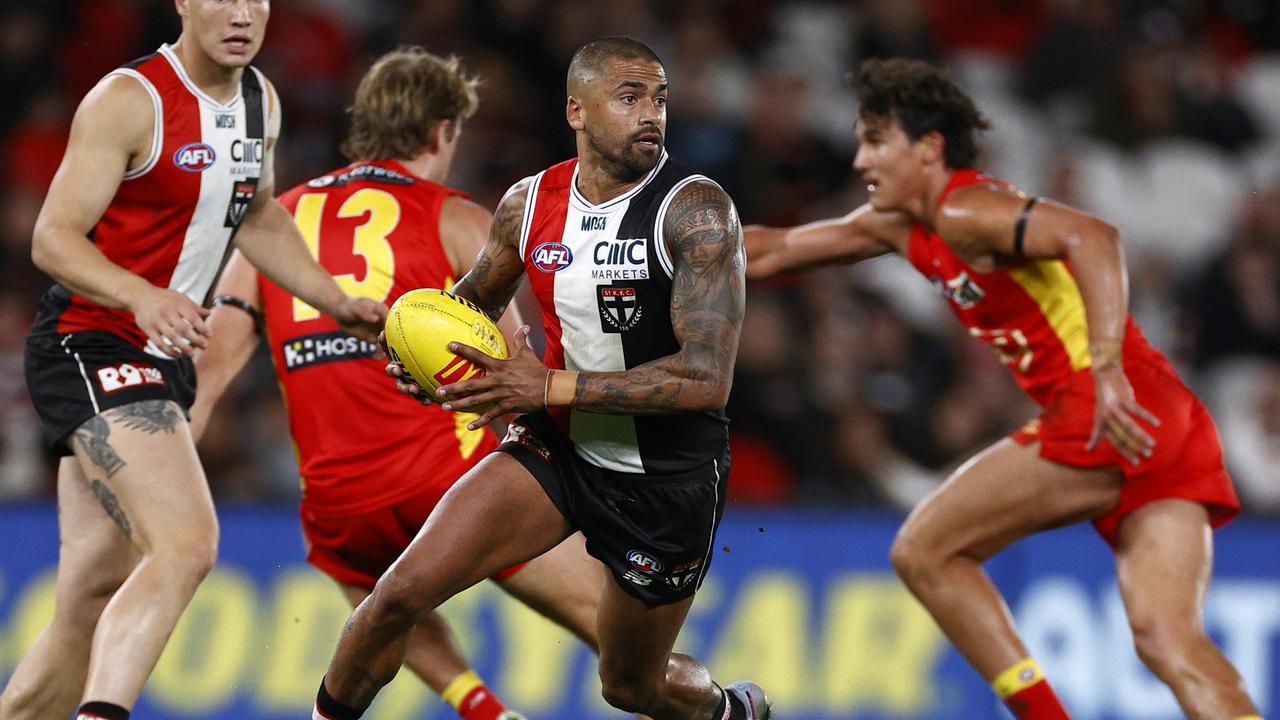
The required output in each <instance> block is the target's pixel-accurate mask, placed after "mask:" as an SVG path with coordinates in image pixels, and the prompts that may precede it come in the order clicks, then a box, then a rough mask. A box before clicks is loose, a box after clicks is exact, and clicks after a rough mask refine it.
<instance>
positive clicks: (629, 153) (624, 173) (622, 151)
mask: <svg viewBox="0 0 1280 720" xmlns="http://www.w3.org/2000/svg"><path fill="white" fill-rule="evenodd" d="M634 140H635V138H634V137H628V138H627V139H626V140H625V141H623V142H622V143H618V144H616V145H613V146H610V145H608V144H606V143H605V142H602V141H601V138H598V137H596V136H595V135H593V134H592V133H590V132H588V133H587V144H588V145H590V146H591V149H592V151H594V152H595V154H596V155H597V156H598V157H599V158H600V160H601V161H602V164H603V165H604V167H605V169H606V170H607V171H608V173H609V174H610V175H612V176H613V177H615V178H617V179H619V180H622V181H624V182H630V181H632V180H639V179H640V178H642V177H644V176H645V175H646V174H648V172H649V171H650V170H652V169H653V167H654V166H655V165H657V164H658V160H659V159H660V158H661V157H662V149H663V147H665V143H664V141H665V138H663V137H661V136H659V139H658V150H657V152H655V153H653V154H652V155H647V154H645V153H643V152H640V150H638V149H637V148H636V145H635V142H634Z"/></svg>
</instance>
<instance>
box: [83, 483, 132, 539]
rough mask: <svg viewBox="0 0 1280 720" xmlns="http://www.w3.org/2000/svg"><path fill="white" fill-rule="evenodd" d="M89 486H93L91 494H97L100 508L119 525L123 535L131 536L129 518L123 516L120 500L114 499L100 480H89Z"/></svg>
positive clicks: (109, 490) (113, 495)
mask: <svg viewBox="0 0 1280 720" xmlns="http://www.w3.org/2000/svg"><path fill="white" fill-rule="evenodd" d="M89 487H91V488H93V494H94V495H97V496H98V502H100V503H102V509H103V510H106V511H107V515H108V516H110V518H111V520H112V521H113V522H115V524H116V525H118V526H119V527H120V530H121V531H122V532H123V533H124V536H125V537H132V532H133V527H132V526H131V525H129V518H127V517H125V516H124V508H122V507H120V501H119V500H117V499H116V496H115V494H114V493H112V492H111V489H110V488H108V487H107V485H106V483H104V482H102V481H101V480H90V481H89Z"/></svg>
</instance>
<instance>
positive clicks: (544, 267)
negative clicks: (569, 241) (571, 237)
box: [529, 242, 573, 273]
mask: <svg viewBox="0 0 1280 720" xmlns="http://www.w3.org/2000/svg"><path fill="white" fill-rule="evenodd" d="M529 257H530V259H532V260H533V266H534V267H536V268H538V269H539V270H541V271H542V272H546V273H553V272H560V271H561V270H563V269H565V268H567V267H569V263H571V262H573V251H571V250H569V246H568V245H565V244H564V243H558V242H544V243H542V244H541V245H539V246H538V247H536V248H534V249H533V253H531V254H530V255H529Z"/></svg>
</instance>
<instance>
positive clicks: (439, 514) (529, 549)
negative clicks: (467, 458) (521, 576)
mask: <svg viewBox="0 0 1280 720" xmlns="http://www.w3.org/2000/svg"><path fill="white" fill-rule="evenodd" d="M569 532H570V530H569V525H568V522H567V521H566V520H565V518H564V516H563V515H561V514H560V511H559V510H558V509H556V506H555V505H554V504H552V502H551V500H550V498H548V497H547V494H546V492H545V491H544V490H543V489H542V486H541V485H539V484H538V481H537V480H535V479H534V478H533V476H532V475H530V474H529V471H528V470H526V469H525V467H524V466H523V465H521V464H520V463H519V461H517V460H516V459H514V458H513V457H511V456H510V455H507V454H506V453H497V452H495V453H491V454H490V455H489V456H488V457H486V458H485V459H484V460H482V461H480V463H479V464H477V465H476V466H475V467H473V468H472V469H471V470H470V471H468V472H467V474H466V475H463V476H462V478H461V479H459V480H458V482H457V483H455V484H454V486H453V487H452V488H450V489H449V492H447V493H445V495H444V497H443V498H441V499H440V504H439V505H437V506H436V508H435V510H433V511H432V512H431V515H430V516H429V517H428V518H427V521H426V522H425V523H423V525H422V529H421V530H419V531H418V534H417V536H416V537H414V539H413V542H411V543H410V544H409V547H408V548H407V549H405V551H404V553H402V554H401V555H400V557H399V558H398V559H397V560H396V561H395V563H393V564H392V566H391V567H390V568H389V569H388V570H387V572H386V574H385V575H383V577H382V579H381V580H379V581H378V586H379V590H380V591H386V590H388V589H391V588H389V587H387V586H388V585H394V586H400V589H401V590H403V591H405V592H412V589H413V588H422V587H425V588H431V590H432V594H433V595H437V596H438V597H435V598H432V599H433V600H435V601H437V602H442V601H443V600H444V599H445V598H448V597H451V596H452V595H454V594H457V593H459V592H461V591H462V590H465V589H466V588H468V587H470V586H472V585H474V584H476V583H477V582H479V581H481V580H483V579H484V578H487V577H489V576H491V575H494V574H496V573H498V572H499V571H500V570H502V569H503V568H507V567H510V566H512V565H517V564H519V563H522V562H526V561H528V560H530V559H532V558H534V557H537V556H538V555H541V554H542V553H544V552H546V551H547V550H550V549H551V548H553V547H555V546H556V545H558V544H560V542H561V541H562V540H564V538H565V537H567V536H568V535H569Z"/></svg>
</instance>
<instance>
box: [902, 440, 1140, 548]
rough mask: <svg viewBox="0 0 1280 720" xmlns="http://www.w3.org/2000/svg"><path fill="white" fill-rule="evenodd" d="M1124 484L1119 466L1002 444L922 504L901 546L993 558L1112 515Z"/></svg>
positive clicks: (968, 465)
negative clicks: (1013, 546)
mask: <svg viewBox="0 0 1280 720" xmlns="http://www.w3.org/2000/svg"><path fill="white" fill-rule="evenodd" d="M1121 482H1122V476H1121V473H1120V471H1119V470H1118V469H1116V468H1102V469H1084V468H1075V467H1069V466H1066V465H1061V464H1058V463H1055V462H1052V461H1049V460H1045V459H1044V458H1042V457H1040V455H1039V453H1038V446H1037V445H1020V444H1018V443H1015V442H1013V441H1011V440H1008V439H1005V440H1001V441H1000V442H998V443H996V444H995V445H993V446H991V447H990V448H987V449H986V450H984V451H982V452H981V453H979V454H978V455H976V456H975V457H974V458H972V459H971V460H969V461H968V462H966V463H965V464H964V465H962V466H961V467H960V468H959V469H957V470H956V471H955V472H954V473H953V474H952V475H951V477H949V478H947V480H946V482H944V483H943V484H942V485H941V486H940V487H939V488H938V489H937V490H935V491H934V492H933V493H931V494H930V495H929V496H928V497H926V498H925V499H924V500H922V501H921V502H920V504H919V505H917V506H916V508H915V509H914V510H913V511H912V512H911V514H910V515H909V516H908V517H907V520H906V522H905V523H904V524H903V527H902V529H901V530H900V531H899V537H898V543H897V546H898V549H899V550H902V549H904V548H903V546H904V545H910V546H912V547H914V548H916V549H920V548H927V549H928V551H929V552H931V553H938V554H940V555H943V556H946V555H952V554H961V553H963V554H966V555H969V556H971V557H975V558H978V559H985V558H987V557H990V556H991V555H994V554H995V553H997V552H999V551H1000V550H1001V549H1003V548H1004V547H1005V546H1007V545H1008V544H1009V543H1011V542H1013V541H1014V540H1017V539H1018V538H1020V537H1024V536H1026V535H1029V534H1031V533H1034V532H1037V531H1039V530H1043V529H1046V528H1050V527H1057V526H1060V525H1066V524H1070V523H1074V522H1079V521H1081V520H1086V519H1088V518H1092V517H1096V516H1097V515H1100V514H1102V513H1104V512H1106V511H1107V510H1109V509H1110V508H1111V507H1113V506H1114V505H1115V504H1116V502H1117V501H1118V500H1119V498H1120V485H1121Z"/></svg>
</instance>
